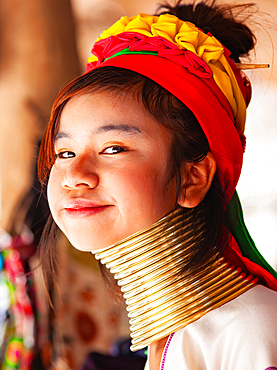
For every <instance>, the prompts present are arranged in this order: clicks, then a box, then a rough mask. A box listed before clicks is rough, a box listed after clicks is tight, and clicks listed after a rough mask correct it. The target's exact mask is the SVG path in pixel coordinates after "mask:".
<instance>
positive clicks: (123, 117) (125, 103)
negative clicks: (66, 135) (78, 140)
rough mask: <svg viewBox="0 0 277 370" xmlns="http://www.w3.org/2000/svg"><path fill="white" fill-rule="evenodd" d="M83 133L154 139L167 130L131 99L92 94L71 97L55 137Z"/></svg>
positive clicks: (140, 104)
mask: <svg viewBox="0 0 277 370" xmlns="http://www.w3.org/2000/svg"><path fill="white" fill-rule="evenodd" d="M80 130H81V131H86V132H90V133H97V134H100V133H104V132H109V131H115V130H117V131H121V132H125V133H127V134H139V133H147V134H149V135H156V134H158V133H161V132H164V133H165V132H167V129H166V128H165V127H164V126H162V125H160V124H159V122H158V121H156V120H155V118H154V117H153V116H152V115H151V114H150V113H149V112H148V111H147V110H146V109H145V108H144V106H143V104H142V103H141V102H139V101H137V100H136V99H135V98H133V97H131V96H122V95H118V96H116V95H115V94H112V93H108V92H96V93H90V94H83V95H79V96H74V97H72V98H71V99H70V100H69V101H68V102H67V103H66V105H65V107H64V108H63V110H62V112H61V116H60V120H59V124H58V130H57V135H56V136H57V137H59V136H60V132H67V131H70V132H75V133H77V132H78V131H80Z"/></svg>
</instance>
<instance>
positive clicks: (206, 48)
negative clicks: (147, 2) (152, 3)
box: [88, 13, 246, 132]
mask: <svg viewBox="0 0 277 370" xmlns="http://www.w3.org/2000/svg"><path fill="white" fill-rule="evenodd" d="M123 32H137V33H140V34H143V35H145V36H147V37H155V36H159V37H163V38H165V39H166V40H168V41H170V42H172V43H173V44H175V45H176V46H177V47H178V48H179V49H187V50H190V51H191V52H193V53H194V54H196V55H197V56H198V57H200V58H201V59H202V60H203V61H204V62H205V63H206V64H207V65H208V66H209V67H210V69H211V71H212V73H213V78H214V80H215V82H216V84H217V85H218V87H219V88H220V89H221V91H222V92H223V93H224V95H225V96H226V98H227V99H228V101H229V103H230V106H231V107H232V110H233V113H234V117H235V120H236V123H237V125H238V126H239V128H240V130H241V131H242V132H243V131H244V126H245V119H246V104H245V100H244V98H243V95H242V92H241V90H240V88H239V85H238V83H237V80H236V78H235V75H234V73H233V71H232V68H231V66H230V65H229V63H228V61H227V59H226V57H225V55H224V48H223V46H222V45H221V43H220V42H219V41H218V40H217V39H216V38H215V37H213V36H210V35H207V34H205V33H204V32H202V31H201V30H200V29H199V28H197V27H196V26H195V25H194V24H192V23H190V22H184V21H181V20H180V19H178V18H177V17H175V16H174V15H170V14H163V15H160V16H151V15H148V14H143V13H140V14H139V15H137V16H136V17H130V18H129V17H121V19H120V20H118V21H117V22H116V23H114V24H113V25H112V26H111V27H110V28H108V29H107V30H105V31H103V33H102V34H101V35H100V37H99V38H98V39H97V41H99V40H100V39H106V38H108V37H110V36H116V35H118V34H120V33H123ZM95 60H97V57H96V56H92V57H90V58H89V60H88V62H89V63H91V62H94V61H95Z"/></svg>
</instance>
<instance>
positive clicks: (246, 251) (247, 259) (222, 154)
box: [86, 14, 277, 290]
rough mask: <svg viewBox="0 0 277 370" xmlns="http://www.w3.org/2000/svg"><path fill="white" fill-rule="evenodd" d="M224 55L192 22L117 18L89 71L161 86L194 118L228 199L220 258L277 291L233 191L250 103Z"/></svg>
mask: <svg viewBox="0 0 277 370" xmlns="http://www.w3.org/2000/svg"><path fill="white" fill-rule="evenodd" d="M229 56H230V52H229V51H228V50H227V49H226V48H225V47H224V46H223V45H222V44H221V43H220V42H219V41H218V40H217V39H216V38H215V37H213V36H212V35H211V34H210V33H209V34H205V33H204V32H202V31H201V30H200V29H199V28H197V27H196V26H195V25H193V24H192V23H190V22H184V21H182V20H180V19H178V18H177V17H175V16H173V15H169V14H164V15H160V16H151V15H147V14H139V15H138V16H136V17H131V18H128V17H122V18H121V19H120V20H119V21H117V22H116V23H115V24H114V25H112V26H111V27H110V28H109V29H107V30H105V31H104V32H103V33H102V34H101V36H100V37H99V38H98V39H97V41H96V43H95V44H94V47H93V49H92V56H91V57H90V58H89V60H88V64H87V68H86V73H88V72H90V71H91V70H93V69H95V68H98V67H105V66H113V67H120V68H125V69H128V70H132V71H134V72H137V73H139V74H141V75H143V76H146V77H148V78H150V79H152V80H153V81H155V82H156V83H158V84H159V85H161V86H162V87H164V88H165V89H166V90H168V91H169V92H170V93H172V94H173V95H174V96H176V97H177V98H178V99H179V100H181V101H182V102H183V103H184V104H185V105H186V106H187V107H188V108H189V109H190V110H191V111H192V112H193V114H194V115H195V117H196V119H197V120H198V122H199V124H200V126H201V127H202V130H203V131H204V133H205V135H206V137H207V139H208V142H209V146H210V152H211V153H212V154H213V155H214V157H215V160H216V163H217V175H218V177H219V180H220V182H221V185H222V186H223V189H224V191H225V193H226V196H227V198H228V200H231V201H230V204H229V212H230V214H231V216H232V228H233V230H232V233H233V236H232V235H231V236H230V241H229V247H228V248H227V249H226V252H225V256H226V257H227V258H228V259H229V260H230V261H231V262H233V263H235V264H236V266H238V267H242V268H243V269H245V270H248V271H249V272H250V273H252V274H254V275H255V276H258V277H259V278H260V282H261V283H263V284H265V285H267V286H268V287H270V288H272V289H275V290H277V280H276V278H277V274H276V272H275V271H274V270H273V269H272V268H271V267H270V266H269V265H268V264H267V263H266V261H265V260H264V259H263V257H262V256H261V255H260V254H259V252H258V250H257V249H256V247H255V245H254V243H253V241H252V239H251V238H250V237H249V234H248V232H247V229H246V227H245V225H244V222H243V217H242V212H241V207H240V204H239V199H238V197H237V195H236V193H235V188H236V185H237V182H238V179H239V176H240V172H241V167H242V159H243V151H244V144H245V137H244V135H243V131H244V126H245V118H246V106H247V104H248V102H247V101H246V97H247V94H246V91H245V88H244V83H243V79H242V77H241V74H240V72H239V71H238V70H237V68H236V66H235V64H234V62H233V61H232V60H231V59H230V58H229ZM238 245H239V246H240V247H239V246H238Z"/></svg>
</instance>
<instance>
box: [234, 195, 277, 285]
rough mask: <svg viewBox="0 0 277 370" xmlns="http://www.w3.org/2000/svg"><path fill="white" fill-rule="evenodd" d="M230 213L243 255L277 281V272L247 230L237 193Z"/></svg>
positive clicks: (235, 236) (236, 238)
mask: <svg viewBox="0 0 277 370" xmlns="http://www.w3.org/2000/svg"><path fill="white" fill-rule="evenodd" d="M228 211H229V215H230V222H231V227H232V230H231V233H232V235H233V237H234V238H235V240H236V242H237V243H238V245H239V247H240V249H241V252H242V255H243V256H244V257H247V258H248V259H249V260H250V261H252V262H254V263H256V264H257V265H259V266H261V267H263V268H264V269H265V270H267V271H268V272H270V273H271V274H272V275H273V276H274V277H275V279H277V272H276V271H275V270H274V269H273V268H272V267H271V266H270V265H269V264H268V263H267V261H266V260H265V259H264V257H263V256H262V255H261V253H260V252H259V251H258V249H257V247H256V245H255V243H254V241H253V239H252V238H251V236H250V234H249V231H248V230H247V228H246V225H245V223H244V219H243V213H242V207H241V204H240V200H239V197H238V194H237V192H236V191H235V193H234V195H233V197H232V198H231V200H230V203H229V206H228Z"/></svg>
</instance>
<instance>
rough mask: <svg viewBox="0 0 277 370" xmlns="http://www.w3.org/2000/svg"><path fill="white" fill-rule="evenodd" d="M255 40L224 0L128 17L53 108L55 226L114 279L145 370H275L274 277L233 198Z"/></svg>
mask: <svg viewBox="0 0 277 370" xmlns="http://www.w3.org/2000/svg"><path fill="white" fill-rule="evenodd" d="M254 43H255V37H254V35H253V34H252V32H251V31H250V29H249V28H248V27H247V26H245V25H244V24H243V23H240V22H238V21H236V20H235V19H234V17H233V16H232V12H231V10H230V7H219V6H216V5H215V4H214V2H212V3H211V4H210V5H209V4H208V2H201V3H198V4H181V3H180V2H178V4H177V5H176V6H175V7H170V6H167V7H166V9H165V11H164V12H163V13H161V14H160V15H158V16H150V15H147V14H139V15H138V16H136V17H132V18H128V17H122V18H121V19H120V20H119V21H118V22H116V23H115V24H114V25H113V26H112V27H110V28H109V29H108V30H105V31H104V32H103V33H102V34H101V36H100V38H99V39H98V40H97V42H96V43H95V45H94V48H93V50H92V57H90V58H89V62H88V65H87V70H86V73H85V74H84V75H82V76H80V77H79V78H77V79H75V80H74V81H72V82H71V83H69V84H68V85H67V86H66V87H65V88H64V89H63V90H62V92H61V93H60V94H59V96H58V97H57V99H56V101H55V103H54V106H53V110H52V114H51V118H50V122H49V125H48V128H47V131H46V133H45V136H44V140H43V143H42V146H41V153H40V160H39V166H40V175H41V179H42V180H43V181H46V182H47V188H48V200H49V204H50V208H51V212H52V215H53V219H54V221H55V223H56V224H57V225H58V226H59V228H60V229H61V230H62V231H63V232H64V233H65V234H66V236H67V237H68V239H69V240H70V242H71V243H72V244H73V245H74V246H75V247H76V248H78V249H81V250H84V251H91V252H92V253H94V254H95V255H96V258H97V259H99V260H100V261H101V263H102V264H105V265H106V267H107V268H108V269H110V271H111V272H112V274H114V277H115V279H116V280H117V283H118V285H119V286H120V287H121V290H122V292H123V293H124V297H125V299H126V303H127V310H128V315H129V317H130V324H131V337H132V347H131V349H132V350H137V349H140V348H143V347H145V346H149V349H150V351H149V356H148V361H147V364H146V369H150V370H156V369H163V370H175V369H210V370H217V369H222V370H223V369H224V370H226V369H232V370H233V369H257V370H258V369H259V370H265V369H275V368H277V351H276V343H277V330H276V320H277V294H276V292H275V291H276V290H277V281H276V272H275V271H274V270H273V269H272V268H271V267H270V266H269V265H268V264H267V263H266V261H265V260H264V259H263V258H262V256H261V255H260V254H259V253H258V251H257V250H256V248H255V246H254V243H253V241H252V239H251V237H250V236H249V234H248V232H247V230H246V228H245V225H244V223H243V218H242V213H241V208H240V204H239V200H238V197H237V195H236V193H235V188H236V184H237V181H238V178H239V175H240V171H241V165H242V156H243V151H244V146H245V137H244V135H243V131H244V124H245V116H246V107H247V105H248V103H249V100H250V97H251V86H250V82H249V81H248V79H247V78H246V77H245V75H244V74H243V73H241V72H240V70H241V69H242V68H243V65H242V64H241V63H240V57H241V56H245V55H247V54H248V52H249V51H250V50H251V49H252V48H253V47H254Z"/></svg>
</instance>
